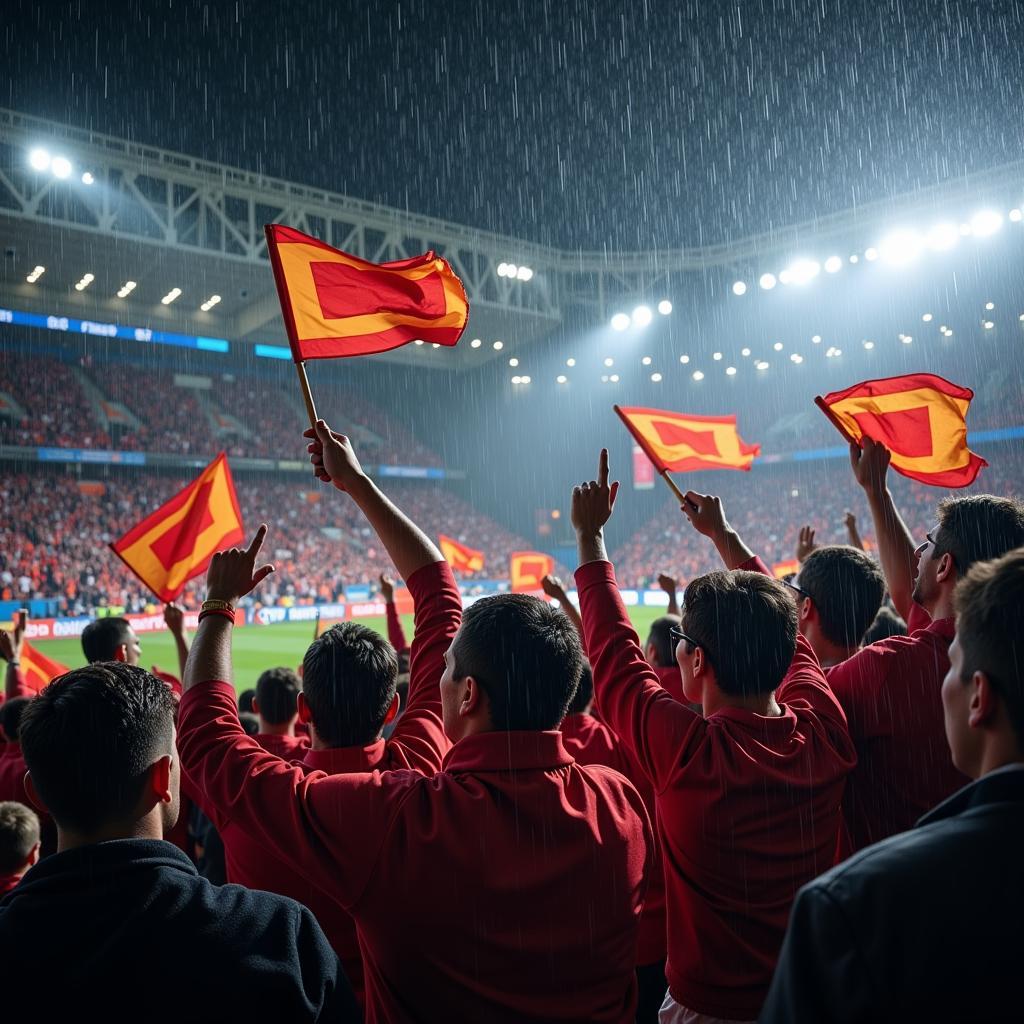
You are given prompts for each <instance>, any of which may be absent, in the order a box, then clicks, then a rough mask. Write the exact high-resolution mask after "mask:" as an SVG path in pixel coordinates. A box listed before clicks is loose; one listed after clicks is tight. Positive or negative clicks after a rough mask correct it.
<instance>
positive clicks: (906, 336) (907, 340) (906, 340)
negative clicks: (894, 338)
mask: <svg viewBox="0 0 1024 1024" xmlns="http://www.w3.org/2000/svg"><path fill="white" fill-rule="evenodd" d="M913 340H914V338H913V335H910V334H901V335H900V341H902V342H903V344H904V345H909V344H910V343H911V342H912V341H913Z"/></svg>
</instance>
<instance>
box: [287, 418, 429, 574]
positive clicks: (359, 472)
mask: <svg viewBox="0 0 1024 1024" xmlns="http://www.w3.org/2000/svg"><path fill="white" fill-rule="evenodd" d="M303 436H304V437H306V438H308V439H309V446H308V451H309V461H310V462H312V464H313V472H314V473H315V474H316V476H317V478H318V479H320V480H323V481H324V482H330V483H333V484H334V486H335V487H337V488H338V490H339V491H347V492H348V494H349V495H350V496H351V498H352V500H353V501H354V502H355V503H356V504H357V505H358V506H359V509H360V511H361V512H362V513H363V515H364V516H366V518H367V520H368V521H369V523H370V525H371V526H372V527H373V529H374V531H375V532H376V534H377V536H378V537H379V538H380V541H381V543H382V544H383V545H384V547H385V548H387V552H388V554H389V555H390V556H391V561H392V562H394V563H395V568H396V569H397V570H398V572H399V573H400V574H401V577H402V579H404V580H408V579H409V577H410V576H412V574H413V573H414V572H416V570H417V569H422V568H423V566H425V565H430V564H431V563H432V562H442V561H444V558H443V556H442V555H441V552H440V551H439V550H438V549H437V546H436V545H435V544H434V542H433V541H432V540H431V539H430V538H429V537H428V536H427V535H426V534H425V533H424V532H423V531H422V530H421V529H420V528H419V527H418V526H416V524H415V523H414V522H412V520H411V519H409V518H408V517H407V516H406V515H405V514H404V513H403V512H402V511H401V510H400V509H399V508H398V507H397V506H395V505H394V504H392V502H391V501H389V500H388V498H387V497H386V496H385V495H384V493H383V492H382V491H381V490H380V488H378V487H377V485H376V484H375V483H374V482H373V481H372V480H371V479H370V478H369V477H368V476H367V475H366V474H365V473H364V472H363V467H362V466H360V465H359V459H357V458H356V453H355V452H354V451H353V450H352V445H351V443H350V441H349V439H348V438H347V437H345V435H344V434H338V433H335V432H334V431H333V430H331V428H330V427H328V426H327V424H326V423H325V422H324V421H323V420H318V421H317V424H316V429H315V430H314V429H313V428H312V427H310V428H309V429H308V430H307V431H306V432H305V434H304V435H303Z"/></svg>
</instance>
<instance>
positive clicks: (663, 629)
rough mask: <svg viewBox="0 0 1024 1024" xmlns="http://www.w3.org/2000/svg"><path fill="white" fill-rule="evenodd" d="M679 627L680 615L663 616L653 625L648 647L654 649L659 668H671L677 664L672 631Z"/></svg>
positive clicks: (648, 637) (648, 635)
mask: <svg viewBox="0 0 1024 1024" xmlns="http://www.w3.org/2000/svg"><path fill="white" fill-rule="evenodd" d="M678 625H679V616H678V615H661V616H659V617H658V618H657V619H655V620H654V621H653V622H652V623H651V629H650V632H649V633H648V634H647V644H646V646H647V647H653V648H654V657H655V658H656V659H657V666H658V668H671V667H672V666H673V665H674V664H675V663H676V645H675V641H674V640H673V639H672V632H671V631H672V627H673V626H678Z"/></svg>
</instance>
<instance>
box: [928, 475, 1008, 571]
mask: <svg viewBox="0 0 1024 1024" xmlns="http://www.w3.org/2000/svg"><path fill="white" fill-rule="evenodd" d="M938 521H939V528H938V530H937V531H936V534H935V537H934V541H935V552H934V557H935V558H941V557H942V556H943V555H945V554H950V555H952V556H953V563H954V565H955V566H956V571H957V574H958V575H959V576H963V575H964V574H965V573H966V572H968V570H969V569H970V568H971V566H972V565H974V563H975V562H987V561H989V560H991V559H993V558H999V556H1000V555H1005V554H1006V552H1007V551H1012V550H1013V549H1014V548H1019V547H1021V546H1022V545H1024V503H1022V502H1020V501H1018V500H1017V499H1016V498H999V497H996V496H995V495H994V494H969V495H966V496H964V497H952V496H951V497H948V498H943V499H942V501H940V502H939V508H938Z"/></svg>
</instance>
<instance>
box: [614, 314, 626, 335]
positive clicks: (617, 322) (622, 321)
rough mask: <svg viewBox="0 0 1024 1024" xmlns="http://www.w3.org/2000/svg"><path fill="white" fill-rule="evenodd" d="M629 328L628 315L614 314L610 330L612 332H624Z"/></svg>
mask: <svg viewBox="0 0 1024 1024" xmlns="http://www.w3.org/2000/svg"><path fill="white" fill-rule="evenodd" d="M627 327H629V314H628V313H616V314H615V316H613V317H612V330H613V331H624V330H626V328H627Z"/></svg>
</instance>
